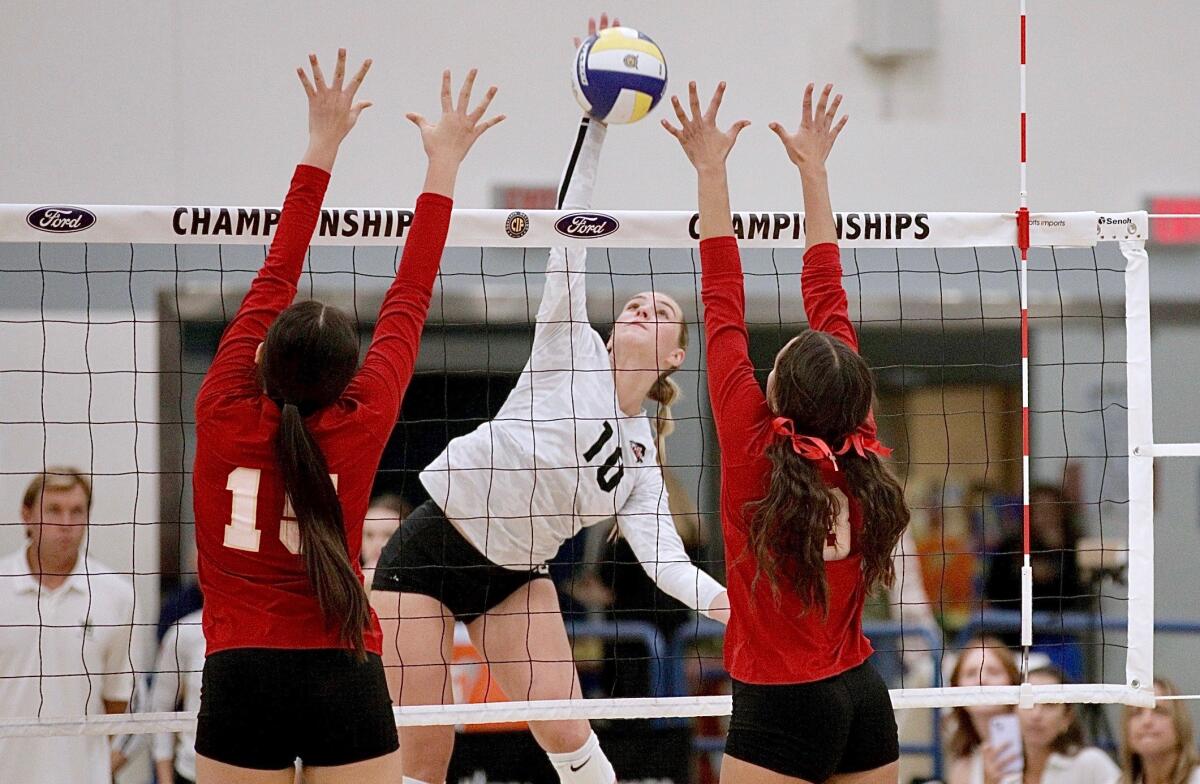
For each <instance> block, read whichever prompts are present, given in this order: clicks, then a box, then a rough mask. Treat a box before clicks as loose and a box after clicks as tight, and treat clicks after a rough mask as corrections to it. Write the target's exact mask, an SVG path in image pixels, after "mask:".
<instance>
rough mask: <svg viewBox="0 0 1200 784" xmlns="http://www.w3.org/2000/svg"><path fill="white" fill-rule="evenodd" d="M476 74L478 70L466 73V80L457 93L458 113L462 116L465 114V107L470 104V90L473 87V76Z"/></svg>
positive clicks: (473, 69)
mask: <svg viewBox="0 0 1200 784" xmlns="http://www.w3.org/2000/svg"><path fill="white" fill-rule="evenodd" d="M478 73H479V69H478V68H472V69H471V70H470V71H467V78H466V79H465V80H464V81H463V84H462V89H461V90H459V91H458V111H460V112H462V113H463V114H466V113H467V107H468V106H469V105H470V103H471V89H472V88H473V87H474V86H475V76H476V75H477V74H478Z"/></svg>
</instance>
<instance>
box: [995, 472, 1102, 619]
mask: <svg viewBox="0 0 1200 784" xmlns="http://www.w3.org/2000/svg"><path fill="white" fill-rule="evenodd" d="M1079 537H1080V532H1079V526H1078V523H1077V521H1076V519H1075V505H1074V504H1073V503H1072V502H1071V501H1070V499H1068V498H1067V497H1066V495H1065V494H1064V493H1063V492H1062V490H1060V489H1059V488H1057V487H1054V486H1053V485H1035V486H1034V487H1032V488H1030V490H1029V540H1030V541H1029V552H1030V565H1031V566H1032V567H1033V610H1034V612H1055V613H1061V612H1064V611H1072V610H1086V609H1088V605H1089V603H1090V600H1091V598H1092V597H1091V596H1090V595H1089V594H1088V592H1087V591H1086V590H1085V589H1084V586H1083V582H1082V580H1080V577H1079V565H1078V563H1077V562H1076V560H1075V551H1076V549H1077V548H1078V546H1079ZM991 561H992V562H991V568H990V570H989V571H988V575H987V581H986V583H985V586H984V597H985V598H986V599H987V600H988V602H989V603H991V605H992V606H993V607H995V608H996V609H1000V610H1019V609H1021V566H1022V564H1023V562H1024V536H1023V534H1022V532H1021V531H1020V530H1016V531H1013V532H1012V533H1011V534H1010V535H1009V536H1007V537H1005V538H1004V540H1003V541H1002V542H1001V543H1000V546H999V548H998V550H997V552H996V554H995V555H994V556H993V557H992V559H991Z"/></svg>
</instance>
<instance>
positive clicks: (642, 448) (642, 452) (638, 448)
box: [629, 441, 646, 463]
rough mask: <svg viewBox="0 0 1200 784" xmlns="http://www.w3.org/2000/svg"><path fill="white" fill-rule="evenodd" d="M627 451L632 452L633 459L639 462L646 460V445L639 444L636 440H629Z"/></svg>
mask: <svg viewBox="0 0 1200 784" xmlns="http://www.w3.org/2000/svg"><path fill="white" fill-rule="evenodd" d="M629 451H631V452H633V459H634V460H636V461H638V462H639V463H644V462H646V445H645V444H639V443H638V442H637V441H630V442H629Z"/></svg>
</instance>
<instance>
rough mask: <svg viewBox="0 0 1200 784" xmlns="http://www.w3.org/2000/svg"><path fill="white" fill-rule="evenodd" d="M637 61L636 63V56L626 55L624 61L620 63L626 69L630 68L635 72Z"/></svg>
mask: <svg viewBox="0 0 1200 784" xmlns="http://www.w3.org/2000/svg"><path fill="white" fill-rule="evenodd" d="M637 61H638V56H637V55H636V54H627V55H625V59H624V60H622V61H621V62H623V63H625V67H626V68H632V69H633V70H635V71H636V70H637Z"/></svg>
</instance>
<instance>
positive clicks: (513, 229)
mask: <svg viewBox="0 0 1200 784" xmlns="http://www.w3.org/2000/svg"><path fill="white" fill-rule="evenodd" d="M528 232H529V216H528V215H526V214H525V213H523V212H521V211H520V210H513V211H512V212H510V213H508V220H506V221H504V233H505V234H507V235H508V236H510V237H512V238H513V239H514V240H519V239H520V238H521V237H524V236H525V235H526V234H527V233H528Z"/></svg>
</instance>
